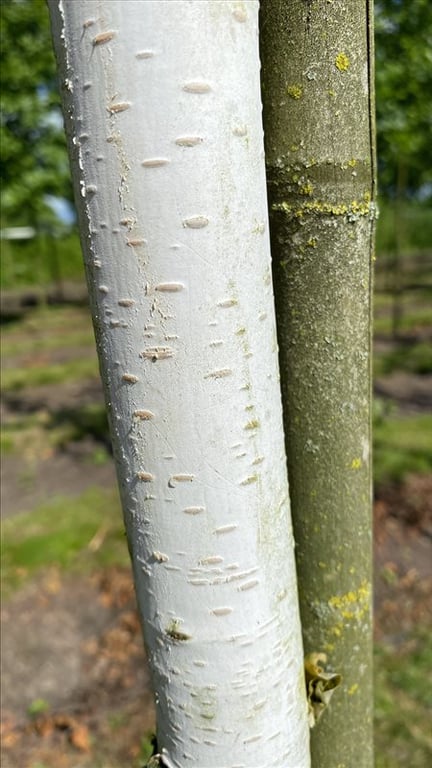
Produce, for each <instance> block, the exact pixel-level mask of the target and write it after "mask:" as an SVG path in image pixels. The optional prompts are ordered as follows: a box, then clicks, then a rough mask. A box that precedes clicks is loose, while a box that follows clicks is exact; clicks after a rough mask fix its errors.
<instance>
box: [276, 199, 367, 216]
mask: <svg viewBox="0 0 432 768" xmlns="http://www.w3.org/2000/svg"><path fill="white" fill-rule="evenodd" d="M363 197H364V200H363V201H359V200H351V201H350V202H349V203H328V202H326V201H325V200H306V201H305V202H304V203H301V204H300V205H298V206H295V205H292V204H291V203H287V202H285V201H284V202H282V203H274V204H273V205H272V210H273V211H282V212H283V213H286V214H289V215H292V216H295V217H296V218H302V216H305V215H306V214H315V215H317V216H319V215H321V216H347V215H351V216H355V217H357V216H369V215H370V213H371V210H372V209H371V202H370V200H367V199H366V196H365V195H364V196H363Z"/></svg>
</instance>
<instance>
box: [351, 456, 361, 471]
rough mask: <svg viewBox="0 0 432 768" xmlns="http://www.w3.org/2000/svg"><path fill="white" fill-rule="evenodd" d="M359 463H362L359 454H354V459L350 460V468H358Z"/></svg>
mask: <svg viewBox="0 0 432 768" xmlns="http://www.w3.org/2000/svg"><path fill="white" fill-rule="evenodd" d="M361 465H362V460H361V458H360V456H356V457H355V459H353V460H352V462H351V469H360V467H361Z"/></svg>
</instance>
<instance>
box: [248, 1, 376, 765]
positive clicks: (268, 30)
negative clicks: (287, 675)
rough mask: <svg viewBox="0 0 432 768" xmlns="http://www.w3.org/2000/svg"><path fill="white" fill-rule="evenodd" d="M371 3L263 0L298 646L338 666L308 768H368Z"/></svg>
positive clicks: (273, 235) (268, 148) (267, 141)
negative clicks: (299, 627) (300, 631)
mask: <svg viewBox="0 0 432 768" xmlns="http://www.w3.org/2000/svg"><path fill="white" fill-rule="evenodd" d="M371 15H372V7H371V3H369V2H366V0H364V1H361V2H360V1H359V2H355V3H347V2H341V1H339V0H333V2H328V0H291V2H287V0H263V2H262V4H261V59H262V86H263V105H264V131H265V147H266V162H267V177H268V196H269V206H270V223H271V238H272V252H273V263H274V284H275V296H276V311H277V320H278V334H279V347H280V365H281V383H282V393H283V403H284V412H285V413H284V418H285V430H286V443H287V455H288V467H289V480H290V493H291V502H292V514H293V522H294V531H295V538H296V552H297V568H298V581H299V593H300V609H301V616H302V625H303V639H304V645H305V654H311V653H324V654H326V656H327V668H328V671H330V672H331V671H334V672H337V673H340V674H341V675H342V678H343V680H342V683H341V685H340V686H339V687H338V688H337V689H336V690H335V692H334V695H333V696H332V699H331V702H330V704H329V706H328V707H327V709H326V711H325V712H324V713H323V715H322V718H320V720H319V722H317V724H316V725H315V726H314V728H313V730H312V733H311V738H312V745H311V748H312V764H313V766H314V768H371V766H372V764H373V737H372V634H371V581H372V574H371V570H372V569H371V562H372V557H371V456H370V381H371V379H370V360H371V354H370V348H371V344H370V334H371V322H370V319H371V273H372V261H373V255H372V254H373V232H374V219H375V207H374V198H375V161H374V119H373V76H372V60H373V59H372V57H373V52H372V31H371Z"/></svg>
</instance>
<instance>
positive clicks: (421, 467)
mask: <svg viewBox="0 0 432 768" xmlns="http://www.w3.org/2000/svg"><path fill="white" fill-rule="evenodd" d="M429 472H432V414H423V415H419V416H413V417H405V418H402V417H396V416H389V417H385V416H378V417H376V418H375V424H374V480H375V484H376V485H380V484H382V483H386V482H390V481H393V482H399V481H402V480H403V478H404V477H405V476H406V475H407V474H410V473H419V474H427V473H429Z"/></svg>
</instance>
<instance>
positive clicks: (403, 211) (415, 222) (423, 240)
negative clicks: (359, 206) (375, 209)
mask: <svg viewBox="0 0 432 768" xmlns="http://www.w3.org/2000/svg"><path fill="white" fill-rule="evenodd" d="M379 212H380V215H379V218H378V222H377V238H376V246H377V252H378V255H379V254H380V253H389V252H390V251H392V250H393V248H394V241H395V219H396V216H397V217H398V223H399V227H400V228H401V229H403V237H402V243H401V245H402V252H403V253H409V252H413V251H420V250H427V249H430V246H431V243H432V219H431V215H430V207H429V205H428V204H420V203H413V202H408V201H407V202H405V203H404V204H402V205H400V206H399V209H397V210H396V208H395V205H394V203H391V202H387V201H385V200H382V199H381V200H379ZM401 222H402V226H401Z"/></svg>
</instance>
